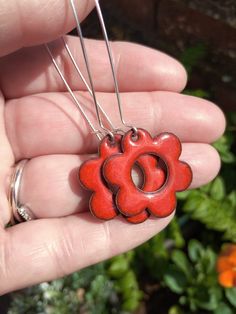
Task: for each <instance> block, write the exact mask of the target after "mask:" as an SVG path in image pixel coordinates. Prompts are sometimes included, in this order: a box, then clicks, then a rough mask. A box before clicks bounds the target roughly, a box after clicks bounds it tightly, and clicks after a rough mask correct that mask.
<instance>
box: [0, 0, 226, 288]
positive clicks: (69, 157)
mask: <svg viewBox="0 0 236 314" xmlns="http://www.w3.org/2000/svg"><path fill="white" fill-rule="evenodd" d="M78 2H79V3H78V12H80V18H84V17H85V16H86V15H87V13H88V12H89V11H90V10H91V8H92V6H93V4H92V3H93V1H78ZM68 3H69V1H66V0H65V1H59V0H54V1H51V2H50V1H48V0H43V1H40V6H39V1H36V0H34V1H32V0H31V1H30V0H29V1H23V2H22V3H19V5H18V6H15V1H4V0H0V4H1V22H0V33H1V37H0V56H1V58H0V88H1V94H0V143H1V148H0V160H1V163H0V294H4V293H7V292H9V291H12V290H15V289H19V288H22V287H26V286H30V285H32V284H36V283H39V282H42V281H47V280H52V279H54V278H58V277H61V276H64V275H67V274H69V273H71V272H73V271H76V270H78V269H80V268H82V267H86V266H88V265H91V264H94V263H97V262H99V261H101V260H104V259H106V258H109V257H111V256H113V255H116V254H119V253H121V252H124V251H127V250H129V249H131V248H133V247H135V246H137V245H139V244H141V243H142V242H144V241H146V240H148V239H149V238H150V237H152V236H154V235H155V234H156V233H158V232H160V231H161V230H162V229H163V228H164V227H165V226H166V225H167V224H168V223H169V222H170V220H171V218H172V216H170V217H168V218H165V219H155V218H150V219H149V220H147V221H146V222H145V223H143V224H140V225H131V224H128V223H127V222H125V220H123V219H120V218H116V219H114V220H112V221H108V222H102V221H98V220H97V219H95V218H93V217H92V215H91V214H90V213H89V212H88V205H87V203H88V197H89V195H88V194H87V193H86V192H85V191H84V190H83V189H82V188H81V187H80V185H79V183H78V168H79V166H80V164H81V162H82V161H84V160H85V159H87V158H89V154H92V153H95V152H96V150H97V146H98V142H97V140H96V137H95V136H94V134H91V131H90V129H89V128H88V126H87V124H86V122H85V121H84V120H83V118H82V117H81V115H80V113H79V111H78V109H77V108H76V107H75V106H74V104H73V102H72V100H71V98H70V96H69V95H68V94H67V93H66V92H65V88H64V85H63V83H62V81H61V80H60V78H59V76H58V75H57V73H56V71H55V69H54V67H53V65H52V64H51V61H50V58H49V57H48V54H47V52H46V50H45V48H44V46H36V45H38V44H42V43H43V42H48V41H51V40H54V39H56V38H58V36H60V35H62V34H64V33H66V32H68V31H69V30H70V29H72V28H73V26H74V19H73V17H72V13H71V12H70V8H69V4H68ZM14 6H15V7H14ZM66 40H67V42H68V44H69V46H70V47H71V49H72V51H73V53H74V55H75V57H76V61H77V62H78V64H79V66H80V68H81V69H82V71H83V73H85V67H84V64H83V62H82V60H83V58H82V55H81V52H80V50H79V40H78V39H77V38H72V37H69V36H67V37H66ZM86 44H87V47H88V50H89V55H90V60H91V63H92V70H93V77H94V81H95V87H96V91H97V97H98V100H99V101H100V103H101V104H103V106H104V109H105V110H106V111H107V112H108V113H109V115H110V116H111V118H112V119H113V121H114V122H115V125H119V123H120V121H119V118H118V115H116V114H115V110H114V108H115V106H116V103H115V97H114V88H113V81H112V78H111V75H110V69H109V63H108V59H107V54H106V50H105V46H104V43H102V42H100V41H95V40H88V41H87V42H86ZM23 46H24V47H28V48H21V47H23ZM30 46H31V47H30ZM51 47H52V50H53V53H54V55H55V57H56V58H57V61H58V63H59V64H60V65H61V67H62V68H63V70H64V73H65V74H66V76H67V78H68V80H69V82H70V85H71V87H72V88H73V90H75V91H76V94H77V95H78V99H80V100H81V102H82V103H83V104H84V105H85V106H87V107H88V108H89V110H90V111H92V102H91V99H90V97H89V95H88V93H87V92H85V91H83V90H84V86H83V84H82V83H81V81H80V80H79V79H78V77H77V75H76V72H75V71H74V69H73V66H72V64H71V63H70V62H69V58H68V57H67V56H66V53H65V51H64V50H63V46H62V44H61V42H60V40H57V41H55V42H53V43H52V44H51ZM19 48H21V49H20V50H19ZM112 48H113V52H114V56H115V61H116V71H117V76H118V80H119V86H120V90H121V92H122V103H123V104H124V112H125V117H126V120H127V121H131V123H132V124H134V125H136V126H138V127H143V128H146V129H147V130H148V131H150V132H151V133H152V134H153V135H155V134H158V133H160V132H162V131H170V132H173V133H175V134H176V135H177V136H179V138H180V139H181V141H182V142H183V153H182V156H181V159H182V160H184V161H186V162H188V163H189V164H190V166H191V168H192V170H193V182H192V185H191V188H196V187H199V186H200V185H202V184H205V183H207V182H209V181H210V180H212V179H213V178H214V177H215V176H216V174H217V173H218V170H219V167H220V160H219V156H218V154H217V152H216V151H215V150H214V148H212V147H211V146H210V145H209V143H211V142H213V141H215V140H216V139H217V138H218V137H219V136H220V135H221V134H222V133H223V131H224V127H225V120H224V116H223V114H222V112H221V111H220V110H219V109H218V108H217V107H216V106H215V105H214V104H212V103H210V102H208V101H206V100H202V99H198V98H195V97H190V96H186V95H181V94H180V92H181V91H182V89H183V88H184V86H185V84H186V73H185V71H184V69H183V67H182V66H181V65H180V64H179V63H178V62H177V61H175V60H174V59H172V58H170V57H168V56H167V55H165V54H163V53H160V52H157V51H154V50H152V49H149V48H145V47H142V46H139V45H134V44H129V43H113V44H112ZM14 51H15V52H14ZM9 53H11V54H9ZM91 116H92V119H94V121H95V116H94V115H93V114H91ZM24 158H28V159H30V161H29V162H28V163H27V166H26V169H25V171H24V176H23V182H22V189H21V202H22V203H26V204H29V205H30V207H31V209H32V211H33V213H34V214H35V216H36V217H37V218H39V219H37V220H34V221H31V222H27V223H22V224H19V225H16V226H14V227H10V228H7V229H5V226H6V224H7V223H8V222H9V220H10V217H11V210H10V208H9V205H8V201H7V194H8V188H9V182H10V177H11V173H12V169H13V166H14V164H15V163H16V162H17V161H19V160H21V159H24Z"/></svg>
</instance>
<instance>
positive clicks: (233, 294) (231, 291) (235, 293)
mask: <svg viewBox="0 0 236 314" xmlns="http://www.w3.org/2000/svg"><path fill="white" fill-rule="evenodd" d="M225 295H226V298H227V299H228V301H229V302H230V303H231V304H232V305H233V306H234V307H235V308H236V288H228V289H225ZM235 312H236V311H235Z"/></svg>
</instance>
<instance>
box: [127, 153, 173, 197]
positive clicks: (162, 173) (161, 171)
mask: <svg viewBox="0 0 236 314" xmlns="http://www.w3.org/2000/svg"><path fill="white" fill-rule="evenodd" d="M167 172H168V171H167V166H166V164H165V162H164V161H163V160H162V159H161V158H160V157H158V156H155V155H151V154H150V155H149V154H146V155H142V156H140V157H139V158H138V159H137V160H136V161H135V163H134V165H133V167H132V171H131V176H132V180H133V182H134V184H135V186H136V187H137V188H138V189H140V190H142V191H145V192H155V191H158V190H160V189H161V188H162V187H163V186H164V185H165V183H166V181H167V177H168V176H167Z"/></svg>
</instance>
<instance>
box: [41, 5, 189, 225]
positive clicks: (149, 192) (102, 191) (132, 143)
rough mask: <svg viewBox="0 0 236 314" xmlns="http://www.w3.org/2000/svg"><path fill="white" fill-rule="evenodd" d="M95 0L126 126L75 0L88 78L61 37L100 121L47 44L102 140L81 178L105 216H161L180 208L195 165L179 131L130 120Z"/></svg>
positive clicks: (95, 209) (133, 219) (98, 213)
mask: <svg viewBox="0 0 236 314" xmlns="http://www.w3.org/2000/svg"><path fill="white" fill-rule="evenodd" d="M94 2H95V6H96V10H97V14H98V18H99V21H100V24H101V28H102V32H103V36H104V39H105V41H104V43H105V45H106V48H107V52H108V58H109V62H110V66H111V73H112V77H113V80H114V91H115V95H116V98H117V108H118V111H119V117H120V124H121V126H119V127H115V126H114V125H113V123H112V121H111V119H110V117H109V116H108V115H107V113H106V112H105V111H104V109H103V107H102V106H101V105H100V104H99V103H98V101H97V98H96V92H95V89H94V83H93V78H92V74H91V70H90V64H89V56H88V54H87V50H86V44H85V41H84V38H83V34H82V30H81V25H80V21H79V17H78V14H77V12H76V7H75V4H74V0H70V4H71V9H72V11H73V14H74V17H75V21H76V26H77V32H78V35H79V38H80V44H81V48H82V53H83V57H84V61H85V65H86V70H87V76H88V79H89V82H87V81H86V79H85V77H84V76H83V74H82V72H81V71H80V69H79V67H78V64H77V63H76V61H75V59H74V57H73V55H72V53H71V51H70V48H69V47H68V45H67V43H66V41H65V39H64V38H62V43H63V45H64V48H65V49H66V52H67V53H68V55H69V57H70V60H71V62H72V63H73V65H74V67H75V70H76V71H77V73H78V75H79V77H80V79H81V80H82V82H83V83H84V85H85V87H86V89H87V90H88V92H89V94H90V95H91V97H92V99H93V104H94V111H95V113H96V117H97V125H94V123H92V121H91V120H90V118H89V115H88V114H87V113H86V110H85V109H84V106H83V105H82V104H81V102H80V101H79V100H78V98H77V97H76V95H75V93H74V92H73V91H72V89H71V88H70V86H69V84H68V81H67V80H66V78H65V76H64V75H63V73H62V71H61V70H60V68H59V66H58V64H57V62H56V60H55V58H54V57H53V53H52V51H51V49H50V47H49V45H45V46H46V49H47V52H48V53H49V56H50V58H51V60H52V62H53V64H54V65H55V68H56V70H57V72H58V74H59V75H60V77H61V79H62V81H63V82H64V84H65V86H66V88H67V90H68V92H69V93H70V95H71V97H72V99H73V101H74V103H75V105H76V106H77V108H78V109H79V110H80V112H81V114H82V116H83V118H84V119H85V120H86V121H87V123H88V125H89V127H90V128H91V130H92V132H93V133H94V134H95V136H97V138H98V140H99V141H100V144H99V145H98V156H97V157H95V158H92V159H90V160H87V161H86V162H84V163H83V164H82V165H81V167H80V169H79V181H80V183H81V185H82V187H83V188H85V189H87V190H89V191H90V192H91V197H90V200H89V204H88V205H89V208H90V210H91V213H92V214H93V215H94V216H95V217H96V218H98V219H100V220H110V219H114V218H115V217H117V216H118V215H122V216H123V218H124V219H125V220H126V221H128V222H130V223H141V222H144V221H145V220H147V219H148V218H149V216H151V215H152V216H154V217H158V218H163V217H167V216H169V215H170V214H171V213H173V211H174V210H175V208H176V192H178V191H183V190H185V189H187V188H188V187H189V186H190V184H191V181H192V171H191V168H190V166H189V165H188V164H186V163H185V162H183V161H181V160H180V155H181V150H182V147H181V143H180V140H179V139H178V137H177V136H176V135H174V134H172V133H168V132H165V133H161V134H159V135H157V136H155V137H152V136H151V135H150V134H149V132H148V131H147V130H144V129H141V128H138V127H136V126H132V125H129V124H127V123H126V122H125V120H124V115H123V109H122V104H121V99H120V93H119V86H118V80H117V77H116V71H115V66H114V61H113V56H112V50H111V47H110V44H109V40H108V36H107V31H106V27H105V23H104V19H103V16H102V11H101V8H100V4H99V1H98V0H94ZM134 167H137V168H138V169H139V170H140V172H141V173H142V177H143V180H142V182H141V185H137V184H136V183H135V182H134V180H133V176H132V172H133V168H134Z"/></svg>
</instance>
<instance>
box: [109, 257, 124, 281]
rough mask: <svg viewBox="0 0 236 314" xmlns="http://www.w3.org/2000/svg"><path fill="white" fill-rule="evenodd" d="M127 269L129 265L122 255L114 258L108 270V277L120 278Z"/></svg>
mask: <svg viewBox="0 0 236 314" xmlns="http://www.w3.org/2000/svg"><path fill="white" fill-rule="evenodd" d="M128 269H129V264H128V261H127V259H126V257H125V256H124V255H119V256H116V257H114V258H113V259H112V261H111V265H110V267H109V268H108V270H107V272H108V275H109V276H111V277H112V278H119V277H121V276H122V275H123V274H124V273H125V272H126V271H127V270H128Z"/></svg>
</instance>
